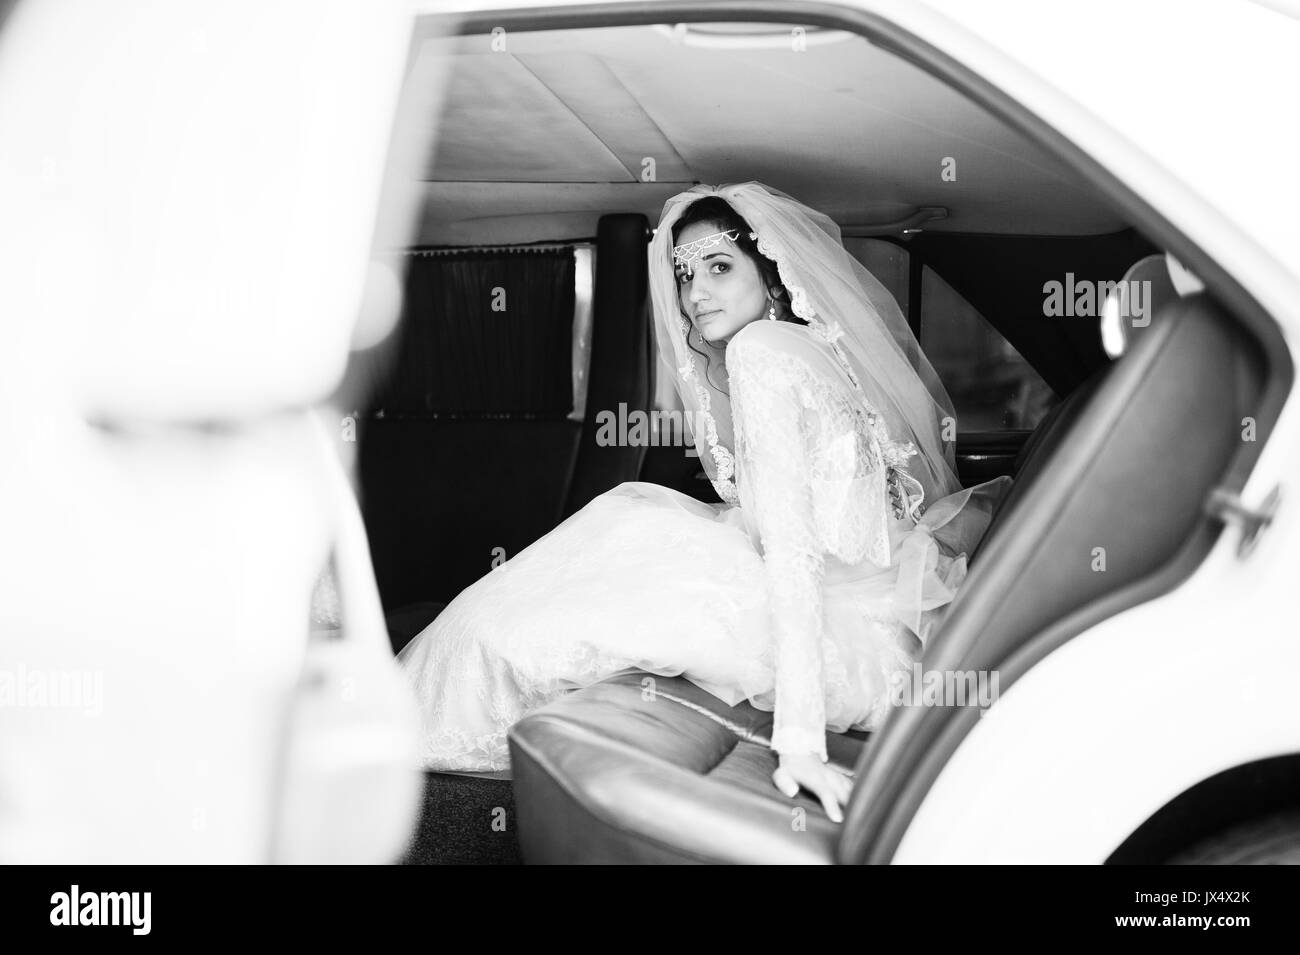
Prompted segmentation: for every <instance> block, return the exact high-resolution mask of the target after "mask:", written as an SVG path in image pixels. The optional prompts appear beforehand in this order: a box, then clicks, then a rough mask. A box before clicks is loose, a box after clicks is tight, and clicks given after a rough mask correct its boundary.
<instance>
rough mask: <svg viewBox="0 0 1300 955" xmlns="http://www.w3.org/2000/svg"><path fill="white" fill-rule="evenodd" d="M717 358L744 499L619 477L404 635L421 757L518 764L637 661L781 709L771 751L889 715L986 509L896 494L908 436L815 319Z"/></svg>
mask: <svg viewBox="0 0 1300 955" xmlns="http://www.w3.org/2000/svg"><path fill="white" fill-rule="evenodd" d="M726 368H727V371H728V373H729V376H730V379H729V384H730V393H731V403H732V414H733V420H734V427H735V432H736V433H735V461H734V471H735V485H734V491H737V492H738V494H736V493H725V492H724V497H730V498H733V501H732V503H728V504H705V503H702V502H700V501H697V500H695V499H693V498H691V497H688V496H686V495H684V494H681V493H679V492H676V491H673V490H670V489H668V488H664V487H659V486H657V485H652V484H645V483H625V484H621V485H619V486H618V487H616V488H614V489H612V490H610V491H608V492H606V493H604V494H602V495H600V496H599V497H597V498H596V499H595V500H593V501H592V502H591V503H590V504H588V505H587V506H586V507H584V508H583V509H582V510H581V511H579V512H578V513H576V514H574V515H573V516H572V517H570V518H569V519H568V520H566V521H565V522H564V523H562V524H561V525H560V526H558V527H557V528H556V529H555V530H553V531H552V532H551V533H549V534H547V535H546V536H545V537H543V538H542V539H540V540H538V541H536V542H535V543H533V544H532V545H531V546H530V547H528V548H527V549H525V550H524V551H522V552H520V553H519V554H517V555H516V556H514V557H513V558H511V559H510V560H508V561H506V562H505V563H504V564H502V565H501V566H500V567H498V568H497V569H495V570H494V571H492V572H490V573H488V574H487V575H486V576H484V577H483V578H482V579H480V580H479V581H477V582H476V583H474V584H473V585H471V586H470V587H469V588H467V589H466V590H465V591H463V592H462V593H461V594H460V595H459V596H457V597H456V599H455V600H453V601H452V602H451V604H449V605H448V606H447V607H446V609H445V610H443V612H442V613H441V614H440V615H439V616H438V617H437V619H435V620H434V622H433V623H432V624H430V625H429V626H428V627H427V628H425V630H424V631H422V632H421V633H420V634H419V635H418V636H417V637H416V638H415V639H414V640H413V641H411V643H410V644H409V645H407V646H406V647H405V648H404V649H403V650H402V651H401V653H400V654H399V659H400V661H401V664H402V666H403V668H404V671H405V672H406V674H407V675H408V677H409V679H410V682H411V685H412V686H413V688H414V690H415V693H416V695H417V699H418V700H419V703H420V706H421V710H422V712H423V740H424V744H423V745H424V749H423V760H424V763H425V766H426V767H427V768H429V769H434V770H462V771H487V770H500V769H505V768H508V766H509V754H508V749H507V745H506V732H507V730H508V729H509V728H510V726H511V725H512V724H513V723H515V722H516V721H517V720H519V719H520V718H521V717H523V716H524V715H525V714H527V713H529V712H530V711H532V710H534V709H536V708H537V707H539V706H542V705H543V704H545V703H547V702H549V701H551V700H553V699H555V698H556V697H558V696H559V695H561V694H563V693H565V692H567V691H570V690H572V689H575V688H579V687H584V686H588V685H590V684H592V683H595V682H598V681H600V680H603V679H605V678H607V677H609V676H611V675H613V674H615V673H618V672H620V671H624V670H629V669H633V670H641V671H646V672H647V673H651V674H658V675H661V676H675V675H682V676H684V677H685V678H686V679H688V680H690V681H691V682H693V683H695V684H696V685H698V686H700V687H701V688H703V689H705V690H707V691H708V692H710V693H712V694H713V695H715V696H716V697H718V698H719V699H720V700H722V701H723V702H724V703H727V704H730V705H734V704H736V703H738V702H740V701H742V700H748V701H749V702H750V703H751V704H753V705H754V706H755V707H757V708H759V709H762V710H767V711H774V727H773V735H772V748H773V749H774V750H777V751H778V752H801V751H803V752H814V753H817V754H818V755H819V756H820V757H821V758H823V759H825V756H826V752H825V732H826V731H827V730H828V729H829V730H832V731H843V730H845V729H848V728H850V727H855V728H860V729H868V730H870V729H875V728H876V727H878V726H879V725H880V723H881V721H882V720H883V718H884V717H885V715H886V713H887V710H888V707H889V705H890V691H889V683H890V678H891V675H893V674H895V673H898V672H899V671H907V670H909V669H910V666H911V664H912V661H913V660H914V659H916V658H917V657H918V655H919V653H920V651H921V649H922V646H923V642H924V640H925V638H926V636H927V635H928V630H929V626H930V623H931V621H932V618H933V615H934V612H935V610H936V608H939V607H941V606H942V605H944V604H946V603H947V602H948V601H949V600H951V598H952V596H953V593H954V591H955V589H956V587H957V586H958V584H960V582H961V580H962V578H963V577H964V576H965V573H966V557H965V554H964V553H960V552H959V550H958V549H957V548H961V549H964V550H969V549H970V548H971V547H973V544H974V543H975V542H976V541H977V540H978V538H979V536H980V535H981V534H982V533H983V530H984V527H985V526H986V525H987V517H988V510H989V508H988V507H984V508H980V507H975V508H972V507H964V508H963V505H967V504H969V503H970V494H971V492H970V491H964V492H960V493H958V494H954V495H951V499H950V498H945V499H943V500H941V501H937V502H931V503H930V506H929V508H928V510H926V512H925V514H924V515H923V516H922V517H921V518H920V520H919V522H916V521H914V519H913V518H912V517H909V516H907V515H906V513H905V512H904V511H901V510H898V509H896V508H895V507H894V506H892V504H891V497H890V488H889V485H888V482H887V474H886V472H887V465H889V464H896V463H900V462H905V461H906V460H907V458H908V456H909V454H913V453H915V449H914V448H912V447H911V446H910V445H901V444H899V443H897V442H894V441H892V440H891V439H890V436H889V435H888V434H886V433H885V429H884V423H883V418H882V417H881V416H880V415H877V414H875V413H874V412H873V411H872V409H871V408H869V407H867V406H866V405H865V404H864V402H863V399H862V393H861V391H860V390H856V389H855V385H854V383H853V382H852V381H851V380H850V379H849V378H848V377H847V376H846V375H845V372H844V370H843V367H842V363H841V362H837V361H836V359H835V356H834V354H833V350H832V346H831V345H830V344H828V343H827V342H826V341H825V340H823V339H822V338H820V337H818V336H817V335H815V334H813V332H812V331H811V330H810V329H809V328H808V327H806V326H802V325H797V324H793V323H787V322H769V321H757V322H754V323H752V324H751V325H748V326H746V327H745V328H743V329H742V330H741V331H740V332H739V333H737V334H736V335H735V336H734V337H733V338H732V340H731V343H730V345H729V346H728V347H727V352H726ZM715 483H716V482H715ZM1005 483H1009V482H1008V479H1000V480H999V481H998V482H992V484H991V485H983V486H981V487H982V488H985V489H990V488H991V489H992V490H994V491H996V492H1001V491H1004V490H1005ZM720 490H723V489H722V488H720ZM726 490H727V491H732V490H733V488H732V487H731V486H730V485H728V486H727V488H726ZM996 496H997V494H996V493H995V494H994V495H992V496H991V497H990V501H992V500H993V499H995V498H996ZM959 513H960V514H961V515H963V518H962V519H961V520H953V519H952V518H953V516H954V515H956V514H959ZM900 515H901V516H900ZM956 525H961V526H960V527H958V526H956Z"/></svg>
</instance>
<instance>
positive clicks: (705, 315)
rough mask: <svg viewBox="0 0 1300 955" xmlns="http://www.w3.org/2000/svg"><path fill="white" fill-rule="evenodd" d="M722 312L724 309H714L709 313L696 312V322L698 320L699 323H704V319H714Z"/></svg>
mask: <svg viewBox="0 0 1300 955" xmlns="http://www.w3.org/2000/svg"><path fill="white" fill-rule="evenodd" d="M720 311H722V309H720V308H713V309H710V310H709V311H707V312H696V313H695V320H696V321H697V322H702V321H704V319H706V318H712V317H713V316H714V315H717V314H718V313H719V312H720Z"/></svg>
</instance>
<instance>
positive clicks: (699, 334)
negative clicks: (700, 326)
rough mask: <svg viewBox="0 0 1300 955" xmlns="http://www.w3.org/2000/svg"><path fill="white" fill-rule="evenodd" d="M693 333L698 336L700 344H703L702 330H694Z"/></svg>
mask: <svg viewBox="0 0 1300 955" xmlns="http://www.w3.org/2000/svg"><path fill="white" fill-rule="evenodd" d="M695 334H696V337H697V338H699V340H700V344H701V345H703V344H704V332H696V333H695Z"/></svg>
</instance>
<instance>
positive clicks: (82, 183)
mask: <svg viewBox="0 0 1300 955" xmlns="http://www.w3.org/2000/svg"><path fill="white" fill-rule="evenodd" d="M372 7H377V8H378V9H372ZM273 20H274V22H272V23H268V24H266V29H262V28H260V27H259V29H256V30H253V29H250V28H249V24H248V22H247V21H246V19H245V18H243V17H241V16H209V17H206V18H203V19H202V21H201V23H200V22H198V21H199V18H197V17H196V16H195V15H194V12H193V10H192V9H191V8H187V7H186V5H183V4H182V5H175V6H172V5H164V6H163V7H159V8H153V9H151V10H150V12H149V15H147V16H145V15H143V14H142V15H140V16H135V15H123V12H122V11H121V9H118V8H116V7H114V6H111V5H105V4H100V3H94V2H88V0H79V2H73V3H71V4H43V3H20V4H19V5H18V6H17V7H16V8H15V9H14V11H13V12H12V13H11V15H10V17H9V19H8V22H7V23H6V25H5V30H4V32H3V34H0V209H4V214H3V215H0V261H3V262H5V263H6V269H5V279H4V281H3V282H0V316H3V317H4V321H5V323H6V324H9V323H22V324H24V325H26V326H28V327H29V329H31V330H34V331H35V332H37V333H39V335H40V337H43V338H45V340H46V347H45V348H42V349H37V350H36V351H34V352H32V353H29V354H28V355H27V356H26V357H25V358H24V361H27V362H41V367H40V368H39V369H33V373H32V378H33V379H34V381H33V382H32V384H33V385H35V386H36V387H37V389H38V393H42V394H43V393H46V392H49V391H52V390H53V391H59V390H62V389H64V388H66V389H68V390H69V391H70V392H72V393H73V395H72V401H73V404H74V405H75V407H76V409H77V411H78V413H84V414H85V415H86V416H88V417H92V418H101V419H109V420H114V419H116V420H123V419H126V420H132V421H147V422H157V421H166V422H186V421H193V420H204V419H207V420H213V419H215V420H231V419H235V418H241V417H252V416H257V415H260V414H263V413H266V412H267V411H270V410H274V409H277V408H283V407H286V406H290V407H292V406H300V405H305V404H308V403H310V402H312V401H313V400H316V399H319V398H321V397H323V396H326V395H328V394H329V393H330V390H331V389H332V387H333V385H334V384H335V383H336V382H337V380H338V378H339V376H340V374H341V372H342V369H343V367H344V363H345V361H346V358H347V354H348V351H349V345H350V342H351V339H352V334H353V327H354V325H355V323H356V322H357V317H358V312H359V309H360V308H361V305H362V300H363V290H364V288H365V285H366V280H367V260H368V258H369V256H370V250H371V243H372V238H373V237H374V235H375V230H376V210H377V208H378V207H379V204H380V184H381V181H382V179H383V176H384V171H385V157H386V155H387V152H388V147H389V139H390V137H389V132H390V126H391V125H392V121H393V116H394V113H395V110H396V106H397V100H398V94H399V91H400V89H401V80H402V67H401V64H402V63H403V62H404V60H405V57H406V52H407V46H408V44H409V38H410V21H409V18H408V13H407V11H406V10H404V9H403V5H402V4H399V3H397V2H395V0H389V2H386V3H384V4H378V5H371V4H361V5H357V6H356V7H355V10H353V11H351V12H342V11H340V12H339V13H338V14H331V15H330V16H328V17H325V16H320V15H319V9H318V7H317V5H314V4H312V3H309V2H292V3H287V4H282V5H280V6H279V7H278V8H277V12H276V13H275V14H274V16H273ZM70 22H75V23H76V24H77V29H75V30H69V29H68V24H69V23H70ZM341 49H343V50H348V51H352V58H351V59H350V60H349V61H348V63H347V68H341V67H340V64H339V60H338V51H339V50H341ZM290 63H291V64H292V65H291V66H290V65H288V64H290ZM390 64H391V65H390Z"/></svg>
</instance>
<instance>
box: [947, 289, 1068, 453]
mask: <svg viewBox="0 0 1300 955" xmlns="http://www.w3.org/2000/svg"><path fill="white" fill-rule="evenodd" d="M921 348H922V350H923V351H924V352H925V353H926V355H927V356H928V357H929V359H930V363H931V364H932V365H934V370H935V371H936V372H938V374H939V378H940V380H941V381H942V382H943V385H944V387H945V388H947V389H948V394H949V396H950V397H951V398H952V403H953V408H954V409H955V410H956V412H957V430H958V432H971V431H1004V430H1019V429H1023V430H1032V429H1033V428H1034V427H1036V426H1037V425H1038V422H1039V421H1041V420H1042V418H1043V416H1044V415H1046V414H1047V412H1048V411H1049V410H1050V409H1051V407H1052V405H1054V404H1055V403H1056V401H1057V397H1056V394H1055V392H1053V391H1052V389H1051V388H1050V387H1049V386H1048V384H1047V382H1045V381H1043V379H1042V376H1040V375H1039V374H1038V372H1036V371H1034V369H1033V367H1032V366H1031V365H1030V364H1029V362H1027V361H1025V359H1024V357H1022V356H1021V354H1020V352H1018V351H1016V349H1015V348H1014V347H1013V346H1012V344H1011V343H1010V342H1009V341H1007V340H1006V338H1004V337H1003V336H1002V334H1001V333H1000V332H999V331H998V330H997V329H996V328H994V327H993V326H992V325H991V324H990V323H989V321H988V320H987V319H986V318H985V317H984V316H983V315H981V314H980V313H979V312H978V311H976V310H975V308H974V307H973V306H972V305H971V304H970V303H969V302H967V301H966V299H964V298H962V296H961V295H959V294H958V293H957V292H956V291H955V290H954V289H953V287H952V286H951V285H949V284H948V283H947V282H945V281H944V280H943V279H942V278H940V277H939V274H938V273H937V272H935V271H934V270H933V269H931V268H930V267H929V266H926V267H925V268H924V269H923V270H922V276H921Z"/></svg>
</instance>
